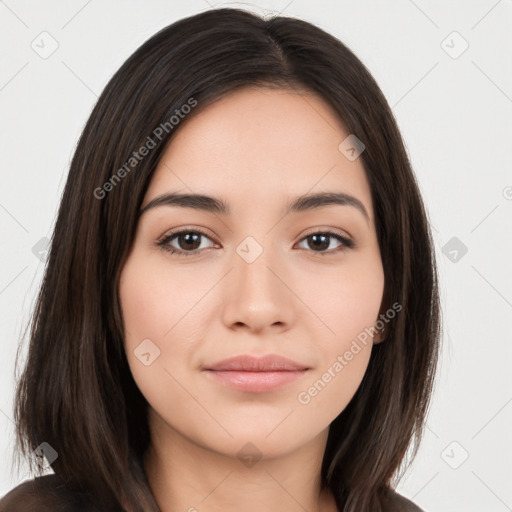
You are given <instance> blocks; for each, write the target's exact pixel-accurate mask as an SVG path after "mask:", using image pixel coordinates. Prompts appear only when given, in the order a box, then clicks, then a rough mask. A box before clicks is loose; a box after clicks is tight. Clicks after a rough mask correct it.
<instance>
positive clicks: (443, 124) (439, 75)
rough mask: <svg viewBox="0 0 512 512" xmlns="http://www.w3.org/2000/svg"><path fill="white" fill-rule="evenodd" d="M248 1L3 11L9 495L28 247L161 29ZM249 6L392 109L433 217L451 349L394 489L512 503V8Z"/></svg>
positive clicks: (447, 507)
mask: <svg viewBox="0 0 512 512" xmlns="http://www.w3.org/2000/svg"><path fill="white" fill-rule="evenodd" d="M243 5H244V4H242V3H235V2H229V3H227V2H226V3H214V2H212V1H209V2H206V1H204V0H194V1H187V2H186V1H184V0H183V1H163V0H160V1H156V0H152V1H146V2H142V1H133V0H132V1H123V2H121V1H112V0H109V1H105V0H104V1H101V2H100V1H98V0H89V1H87V0H85V1H76V0H73V1H63V0H61V1H56V0H53V1H46V2H36V1H30V2H21V1H16V0H5V1H0V58H1V66H0V108H1V117H0V127H1V137H0V144H1V147H0V150H1V153H0V154H1V161H0V173H1V187H0V230H1V233H0V234H1V239H2V242H1V246H2V250H1V259H0V311H1V316H0V335H1V347H2V357H0V385H1V388H0V389H1V394H0V460H1V461H2V462H1V464H0V495H3V494H5V493H6V492H7V491H8V490H9V489H11V488H12V487H13V486H14V485H17V484H18V483H19V482H20V481H22V480H24V479H25V478H26V477H25V476H24V475H12V474H11V472H10V463H11V454H12V443H13V439H14V438H13V423H12V400H13V392H14V356H15V352H16V348H17V346H18V344H19V342H20V338H21V333H22V328H24V326H25V324H26V322H27V320H28V315H29V312H30V309H31V307H32V305H33V301H34V298H35V296H36V292H37V288H38V286H39V284H40V281H41V279H42V275H43V268H44V263H43V261H41V260H40V259H39V258H38V257H36V255H34V253H33V251H32V248H33V247H34V246H36V244H38V242H39V241H40V240H41V238H43V237H48V238H49V237H50V235H51V231H52V228H53V225H54V221H55V216H56V212H57V207H58V202H59V199H60V196H61V193H62V190H63V187H64V183H65V179H66V176H67V172H68V169H69V163H70V159H71V156H72V154H73V151H74V148H75V145H76V142H77V140H78V137H79V135H80V132H81V130H82V128H83V126H84V123H85V121H86V119H87V117H88V116H89V114H90V112H91V109H92V107H93V105H94V103H95V102H96V100H97V97H98V96H99V94H100V93H101V91H102V89H103V88H104V86H105V85H106V84H107V82H108V80H109V79H110V77H111V76H112V74H113V73H114V72H115V71H116V70H117V69H118V68H119V67H120V66H121V64H122V63H123V62H124V61H125V59H126V58H128V57H129V56H130V55H131V54H132V53H133V52H134V51H135V50H136V49H137V48H138V47H139V46H140V45H141V44H142V43H143V42H144V41H145V40H146V39H148V38H149V37H150V36H152V35H153V34H154V33H155V32H157V31H158V30H159V29H161V28H162V27H164V26H166V25H168V24H170V23H172V22H174V21H176V20H177V19H179V18H182V17H184V16H188V15H192V14H195V13H198V12H201V11H204V10H206V9H210V8H212V7H218V6H236V7H241V6H243ZM245 6H246V8H249V9H251V10H253V11H254V12H257V13H265V12H267V11H276V12H282V14H283V15H287V16H294V17H299V18H302V19H305V20H307V21H309V22H312V23H315V24H317V25H318V26H320V27H321V28H323V29H325V30H327V31H328V32H330V33H332V34H333V35H335V36H336V37H338V38H339V39H340V40H341V41H342V42H344V43H345V44H346V45H347V46H349V47H350V48H351V49H352V50H353V51H354V52H355V53H356V55H357V56H358V57H359V58H360V59H361V60H362V61H363V62H364V63H365V65H366V66H367V67H368V68H369V70H370V71H371V73H372V74H373V76H374V77H375V79H376V80H377V82H378V83H379V85H380V86H381V88H382V90H383V92H384V94H385V96H386V97H387V99H388V101H389V103H390V105H391V106H392V107H393V111H394V114H395V116H396V118H397V121H398V124H399V127H400V129H401V132H402V135H403V138H404V141H405V143H406V146H407V150H408V152H409V156H410V158H411V161H412V164H413V167H414V170H415V172H416V174H417V177H418V180H419V183H420V187H421V191H422V193H423V196H424V200H425V202H426V205H427V208H428V210H429V215H430V219H431V222H432V228H433V233H434V235H435V244H436V251H437V255H438V264H439V271H440V280H441V296H442V306H443V321H444V333H443V353H442V360H441V371H440V373H439V377H438V381H437V388H436V392H435V395H434V398H433V404H432V407H431V412H430V415H429V420H428V426H427V429H426V433H425V437H424V441H423V443H422V446H421V450H420V453H419V455H418V457H417V458H416V459H415V461H414V462H413V464H412V466H411V468H410V470H409V471H408V472H407V473H406V475H405V477H404V478H403V479H402V480H401V481H400V482H399V484H398V487H397V488H398V491H399V492H401V493H402V494H404V495H405V496H407V497H409V498H410V499H412V500H413V501H415V502H416V503H417V504H418V505H419V506H421V507H422V508H424V509H425V510H426V511H427V512H429V511H432V512H442V511H450V512H451V511H455V512H458V511H461V512H462V511H464V512H473V511H474V512H482V511H485V512H505V511H507V510H512V433H511V426H512V385H511V384H512V375H511V372H510V364H511V362H512V357H511V354H512V348H511V346H512V345H511V342H512V325H511V324H512V322H511V319H512V267H511V264H510V262H511V261H512V158H511V146H512V58H511V55H512V2H511V1H510V0H500V1H496V0H486V1H483V0H481V1H471V2H470V1H467V0H466V1H450V2H447V1H441V0H438V1H429V2H426V1H420V0H414V1H413V0H393V1H390V2H380V1H377V0H371V1H370V0H365V1H361V0H358V1H355V0H354V1H345V0H344V1H338V2H335V1H332V0H331V1H323V2H316V1H315V2H313V1H311V0H309V1H305V0H292V1H291V2H290V1H289V0H284V1H275V2H271V1H268V2H258V3H253V4H245ZM44 31H46V32H48V33H49V34H50V35H51V38H53V39H55V40H56V41H57V43H58V48H57V49H56V51H55V52H54V53H53V54H52V55H50V56H49V57H48V58H45V59H44V58H42V57H41V56H40V55H39V54H38V53H36V51H34V49H32V46H31V45H34V46H36V45H39V47H42V46H43V45H44V47H45V48H46V49H48V48H51V38H49V36H46V35H43V36H40V34H41V32H44ZM454 31H456V32H458V34H459V35H457V34H453V32H454ZM43 37H45V38H47V39H45V40H44V42H41V38H43ZM464 40H465V41H466V42H467V44H469V47H468V48H467V50H466V51H464V52H463V53H462V54H461V55H458V53H459V52H460V51H461V50H462V49H463V48H464ZM33 42H34V43H33ZM40 51H42V50H40ZM450 53H451V55H450ZM454 57H457V58H454ZM452 237H456V238H457V239H458V241H456V242H455V243H457V244H459V246H460V244H461V243H463V244H464V245H465V246H466V247H467V249H468V251H467V253H466V254H465V255H463V256H462V257H460V254H461V253H460V252H459V253H458V256H457V258H458V260H457V261H456V262H454V261H451V259H450V257H449V256H446V255H445V254H444V253H443V247H445V245H446V244H447V243H448V242H449V241H450V239H452ZM451 243H454V242H451ZM36 247H37V246H36ZM448 249H450V246H448ZM448 249H446V250H445V252H448ZM450 250H451V249H450ZM452 254H453V253H452ZM452 258H453V256H452ZM464 457H467V460H465V461H464V462H462V461H463V460H464ZM461 462H462V464H461ZM459 464H460V466H459V467H458V468H456V469H454V466H458V465H459ZM452 466H453V467H452Z"/></svg>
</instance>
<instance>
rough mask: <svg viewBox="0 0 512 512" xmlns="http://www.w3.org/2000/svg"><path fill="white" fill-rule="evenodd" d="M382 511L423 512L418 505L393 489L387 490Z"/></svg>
mask: <svg viewBox="0 0 512 512" xmlns="http://www.w3.org/2000/svg"><path fill="white" fill-rule="evenodd" d="M384 510H385V512H424V510H422V509H421V508H420V507H418V505H416V504H415V503H413V502H412V501H411V500H409V499H407V498H406V497H405V496H402V495H401V494H398V493H397V492H396V491H394V490H393V489H389V494H388V496H387V498H386V504H385V508H384Z"/></svg>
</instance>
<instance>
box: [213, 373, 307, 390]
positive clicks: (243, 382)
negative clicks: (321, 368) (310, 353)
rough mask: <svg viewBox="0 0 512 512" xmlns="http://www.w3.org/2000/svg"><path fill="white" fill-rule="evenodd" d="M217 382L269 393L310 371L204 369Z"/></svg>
mask: <svg viewBox="0 0 512 512" xmlns="http://www.w3.org/2000/svg"><path fill="white" fill-rule="evenodd" d="M204 372H205V373H206V375H207V376H208V377H209V378H211V379H213V380H214V381H215V382H216V383H218V384H221V385H224V386H227V387H230V388H232V389H236V390H238V391H243V392H246V393H268V392H270V391H275V390H277V389H280V388H282V387H284V386H286V385H287V384H289V383H291V382H294V381H296V380H297V379H299V378H301V377H303V376H304V375H305V374H306V373H308V372H309V369H303V370H277V371H276V370H274V371H240V370H204Z"/></svg>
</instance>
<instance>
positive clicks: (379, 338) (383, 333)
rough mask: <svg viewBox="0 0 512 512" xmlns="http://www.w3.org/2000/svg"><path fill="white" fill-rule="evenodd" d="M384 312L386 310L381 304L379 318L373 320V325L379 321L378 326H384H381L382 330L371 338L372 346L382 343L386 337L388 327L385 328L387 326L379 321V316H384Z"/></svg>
mask: <svg viewBox="0 0 512 512" xmlns="http://www.w3.org/2000/svg"><path fill="white" fill-rule="evenodd" d="M386 310H387V308H386V307H385V305H382V304H381V309H380V311H379V316H378V317H377V319H376V320H375V323H377V322H378V321H379V320H380V322H379V325H380V324H384V325H383V326H382V329H380V330H378V331H377V332H376V333H375V336H374V337H373V344H374V345H377V344H378V343H382V342H383V341H385V340H386V336H387V333H388V331H389V327H387V324H386V323H385V322H383V321H382V320H381V315H382V314H384V312H385V311H386Z"/></svg>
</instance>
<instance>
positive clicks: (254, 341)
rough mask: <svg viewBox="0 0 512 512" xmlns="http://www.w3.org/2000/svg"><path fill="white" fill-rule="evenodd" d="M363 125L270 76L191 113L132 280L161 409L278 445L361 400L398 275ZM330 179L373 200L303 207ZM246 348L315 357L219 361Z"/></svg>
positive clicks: (212, 444)
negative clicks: (354, 138) (350, 153)
mask: <svg viewBox="0 0 512 512" xmlns="http://www.w3.org/2000/svg"><path fill="white" fill-rule="evenodd" d="M349 135H350V134H349V132H347V131H346V130H345V128H344V126H343V125H342V124H341V122H340V121H339V120H338V119H337V116H336V114H335V113H334V111H332V110H331V109H330V107H329V106H328V105H327V104H326V103H325V102H324V101H323V100H322V99H321V98H319V97H317V96H315V95H311V94H310V93H306V92H303V94H297V93H296V92H290V91H285V90H270V89H266V88H256V87H247V88H244V89H242V90H239V91H236V92H234V93H230V94H229V95H227V96H225V97H223V98H222V99H220V100H218V101H217V102H215V103H214V104H212V105H210V106H208V107H207V108H205V109H204V110H203V111H202V112H200V113H199V114H198V115H196V116H194V117H191V118H190V119H187V120H186V122H185V123H184V124H183V125H182V126H181V127H179V130H178V131H177V132H176V134H175V137H174V138H173V139H172V141H171V142H170V144H169V145H168V147H167V149H166V151H165V153H164V155H163V157H162V159H161V161H160V163H159V165H158V167H157V169H156V170H155V173H154V175H153V178H152V181H151V183H150V185H149V188H148V190H147V194H146V197H145V199H144V201H143V204H142V208H143V209H144V208H145V207H146V206H148V205H149V206H150V207H149V208H148V209H146V210H145V211H144V213H143V214H142V215H141V217H140V221H139V223H138V226H137V232H136V236H135V240H134V243H133V246H132V248H131V252H130V254H129V256H128V259H127V260H126V262H125V265H124V266H123V269H122V274H121V278H120V283H119V296H120V301H121V308H122V314H123V320H124V326H125V334H126V336H125V349H126V354H127V358H128V362H129V365H130V369H131V371H132V374H133V377H134V379H135V382H136V383H137V385H138V387H139V389H140V390H141V392H142V394H143V395H144V396H145V398H146V399H147V401H148V403H149V406H150V421H154V422H155V424H156V422H158V423H159V424H160V425H161V426H163V428H164V429H167V428H170V431H172V432H174V433H175V435H178V436H183V438H186V439H187V440H188V441H191V442H193V443H195V444H197V445H199V446H202V447H206V448H208V449H209V450H212V451H214V452H218V453H223V454H227V455H230V456H236V455H237V453H238V452H239V450H240V448H241V447H242V446H244V445H245V444H246V443H247V442H251V443H252V444H253V445H254V446H255V447H257V450H258V451H259V452H260V453H261V454H262V455H263V456H269V457H271V456H278V455H280V454H284V453H286V452H290V451H292V450H294V449H297V448H299V447H300V446H302V445H305V444H306V443H308V442H311V441H312V440H313V439H315V438H317V437H318V436H320V435H322V434H325V433H326V432H328V427H329V424H330V423H331V422H332V421H333V420H334V419H335V418H336V416H338V415H339V414H340V412H342V411H343V409H344V408H345V407H346V406H347V404H348V402H349V401H350V400H351V398H352V397H353V395H354V393H355V392H356V390H357V388H358V386H359V385H360V383H361V380H362V378H363V376H364V373H365V371H366V369H367V366H368V361H369V357H370V353H371V349H372V339H371V336H370V337H368V334H366V335H362V333H368V332H369V331H368V329H369V328H371V327H373V326H374V325H375V323H376V321H377V319H378V318H379V312H380V306H381V300H382V296H383V290H384V274H383V268H382V262H381V257H380V252H379V247H378V242H377V237H376V233H375V223H374V216H373V215H374V212H373V210H372V201H371V193H370V188H369V185H368V182H367V180H366V177H365V172H364V168H363V163H362V161H361V158H356V159H353V158H352V159H349V158H347V157H346V155H345V154H344V153H342V152H341V151H340V149H339V148H338V147H339V145H340V143H341V142H342V141H344V140H345V139H346V138H347V137H348V136H349ZM317 193H332V194H346V195H348V196H352V197H353V198H355V199H356V200H357V201H358V202H359V203H360V204H359V205H358V206H354V204H347V203H345V204H339V203H336V204H333V203H330V204H325V203H324V204H323V205H320V206H319V205H318V204H315V202H314V201H311V202H309V203H304V202H302V208H301V207H298V208H294V209H291V211H288V210H287V208H288V206H289V205H290V204H291V203H293V202H294V201H295V200H296V199H297V198H298V197H299V196H303V195H306V194H307V195H312V194H317ZM165 194H200V195H204V196H209V197H212V198H216V199H218V200H219V201H222V202H223V203H225V206H226V209H227V211H221V209H220V208H218V209H215V208H214V209H212V208H210V207H209V206H211V204H210V203H211V202H209V201H205V200H203V201H197V200H196V201H195V202H194V204H195V205H196V208H193V207H192V206H191V203H190V202H189V203H188V206H186V205H183V204H180V203H179V202H174V203H172V201H169V202H168V203H169V204H165V201H162V202H161V203H160V205H155V203H154V202H153V200H155V199H156V198H158V197H160V196H163V195H165ZM150 203H151V204H150ZM305 206H309V208H306V207H305ZM364 211H365V212H366V214H367V216H368V217H366V215H365V214H364V213H363V212H364ZM172 251H175V252H172ZM373 332H374V331H373ZM363 339H364V340H365V341H362V340H363ZM240 355H250V356H254V357H257V358H259V357H262V356H266V355H278V356H283V357H285V358H288V359H290V360H292V361H294V362H295V363H297V364H298V366H299V367H300V368H307V369H305V370H297V371H293V372H292V371H285V370H281V371H274V372H260V374H259V375H256V372H247V371H241V372H240V371H239V372H235V371H224V372H221V371H211V370H210V371H209V370H206V368H212V367H213V366H214V365H215V364H216V363H218V362H220V361H222V360H225V359H227V358H231V357H233V356H240ZM251 374H252V375H251ZM292 412H293V414H292Z"/></svg>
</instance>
